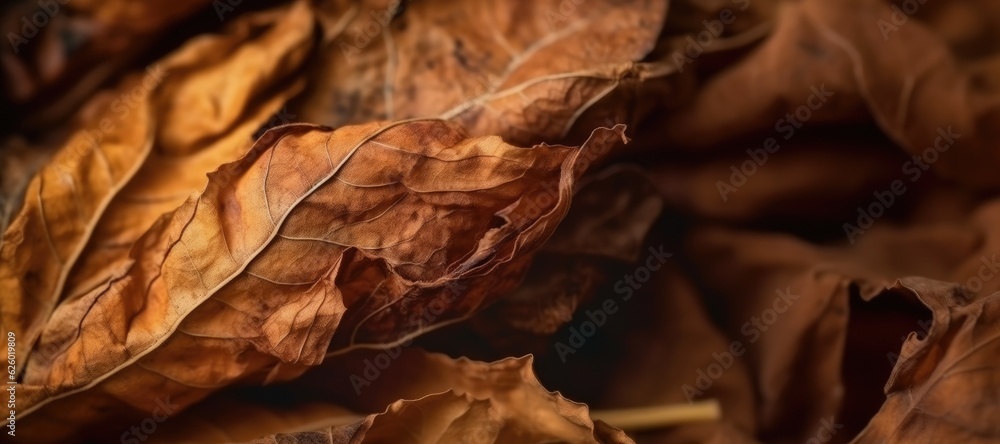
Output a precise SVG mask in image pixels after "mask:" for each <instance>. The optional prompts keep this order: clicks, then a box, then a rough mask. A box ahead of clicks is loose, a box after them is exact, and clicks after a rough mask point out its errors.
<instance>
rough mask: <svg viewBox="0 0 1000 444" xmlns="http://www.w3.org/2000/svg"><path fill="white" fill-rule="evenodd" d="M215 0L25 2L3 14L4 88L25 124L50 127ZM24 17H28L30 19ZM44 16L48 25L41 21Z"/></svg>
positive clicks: (0, 49) (1, 62)
mask: <svg viewBox="0 0 1000 444" xmlns="http://www.w3.org/2000/svg"><path fill="white" fill-rule="evenodd" d="M210 3H212V2H210V1H208V0H153V1H148V2H141V3H136V2H129V1H118V0H112V1H94V0H79V1H78V0H73V1H61V0H59V1H55V2H19V4H17V5H16V6H15V7H13V8H10V9H8V10H6V11H4V12H5V14H4V16H3V17H2V18H0V24H2V26H3V34H4V35H5V36H7V38H8V40H10V45H4V46H3V47H0V69H2V71H3V72H2V74H4V75H5V77H7V78H8V79H9V82H5V83H4V90H5V91H3V92H4V94H5V95H6V96H9V97H10V99H11V101H12V102H13V104H16V105H17V106H18V108H19V109H20V110H21V111H24V112H22V113H19V115H18V116H17V117H16V118H17V119H18V120H19V121H21V126H22V127H23V128H32V129H36V130H38V129H44V130H47V129H48V128H47V126H48V125H51V124H52V123H53V122H58V121H59V120H60V119H62V118H65V117H66V116H68V115H71V114H72V113H74V112H75V111H76V110H77V109H78V108H79V106H80V104H81V103H83V102H84V101H85V100H86V99H87V98H88V97H89V96H91V95H92V94H93V93H94V91H95V90H97V89H98V88H99V87H100V86H101V84H102V83H103V82H105V81H107V80H109V79H110V78H112V77H113V76H115V75H118V74H121V73H122V71H124V70H125V69H126V68H127V65H128V64H129V63H131V62H133V61H134V60H135V59H138V58H141V57H143V56H144V55H143V51H145V50H148V49H149V48H150V47H152V46H153V43H155V42H157V41H159V40H160V39H161V38H162V37H163V33H164V31H165V30H167V29H168V28H169V27H170V26H171V25H174V24H177V23H178V22H180V21H182V20H184V19H185V18H189V17H191V16H192V15H193V14H194V13H195V12H196V11H199V10H201V11H204V12H208V14H211V15H212V16H213V17H212V19H213V20H216V18H215V17H214V15H215V14H214V11H212V12H209V11H208V10H205V9H203V8H205V7H206V6H207V5H209V4H210ZM22 17H27V18H29V19H30V20H29V21H28V22H26V21H23V20H22ZM39 24H41V26H38V25H39Z"/></svg>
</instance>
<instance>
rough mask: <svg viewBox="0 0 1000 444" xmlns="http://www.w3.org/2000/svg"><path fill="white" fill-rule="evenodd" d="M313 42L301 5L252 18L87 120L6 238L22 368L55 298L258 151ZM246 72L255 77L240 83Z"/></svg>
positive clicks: (203, 40)
mask: <svg viewBox="0 0 1000 444" xmlns="http://www.w3.org/2000/svg"><path fill="white" fill-rule="evenodd" d="M311 37H312V17H311V15H310V13H309V10H308V8H307V7H306V5H305V3H303V2H298V3H296V4H295V5H294V6H292V7H289V8H280V9H278V10H275V11H271V12H267V13H261V14H258V15H251V16H244V17H242V18H241V19H240V20H238V21H236V22H234V23H233V26H232V28H231V29H230V30H229V31H228V32H227V33H226V34H224V35H218V36H204V37H200V38H198V39H196V40H194V41H192V42H190V43H189V44H188V45H186V46H185V47H183V48H181V49H180V50H178V51H177V52H175V53H173V54H171V55H170V56H168V57H166V58H165V59H164V60H161V61H159V62H156V63H154V64H153V65H151V67H150V68H149V69H148V70H147V72H146V73H145V75H142V76H140V75H138V74H136V75H135V76H133V77H131V78H130V79H129V80H127V81H125V82H124V83H123V84H122V85H119V87H118V88H116V89H115V90H114V91H111V92H106V93H104V94H102V95H100V96H99V97H97V98H96V99H94V100H93V101H92V102H91V103H90V104H88V106H87V108H85V109H84V110H82V111H81V113H80V114H81V118H80V122H79V123H78V129H77V130H76V132H75V133H74V134H73V135H72V136H71V137H70V139H69V140H68V141H67V142H66V143H65V145H64V146H63V147H62V148H61V149H60V151H58V152H57V154H56V155H55V157H54V158H53V159H52V160H51V162H50V163H49V164H48V165H47V166H46V167H45V168H43V169H42V170H41V171H40V172H39V173H38V174H37V175H36V177H35V178H34V179H33V180H32V182H31V184H30V185H29V187H28V190H27V197H26V199H25V200H26V203H25V204H24V206H23V207H22V209H21V211H20V213H19V214H18V216H17V217H16V218H15V219H14V220H13V221H12V223H11V225H10V227H9V229H8V230H7V231H6V232H5V233H4V240H3V244H2V251H0V255H2V257H3V261H2V262H0V291H2V292H3V293H4V299H3V300H2V301H0V308H2V310H0V312H2V317H0V327H2V329H3V330H4V331H13V332H15V333H16V334H17V335H18V342H17V349H18V350H17V352H18V355H19V356H20V359H21V362H22V363H24V362H27V358H28V354H29V353H28V351H29V350H31V347H32V345H33V343H34V342H35V339H36V338H37V335H38V334H39V332H40V329H41V328H42V325H43V324H44V323H45V322H46V321H47V320H48V318H49V316H50V314H51V312H52V310H53V309H54V308H55V306H56V304H57V303H58V301H60V300H61V299H64V298H66V297H70V298H74V297H79V296H81V295H82V294H84V293H86V292H87V291H90V290H92V289H93V288H95V287H96V286H98V285H100V284H102V283H104V282H105V281H107V280H108V279H109V278H110V277H111V276H112V275H113V274H115V273H119V272H120V269H121V268H122V266H124V265H127V262H128V258H127V254H128V249H129V248H130V247H131V246H132V242H134V241H135V240H136V239H137V238H138V237H139V236H140V235H141V234H142V233H143V232H144V231H145V230H146V229H148V228H149V227H150V225H152V223H153V221H155V220H156V218H158V217H159V216H160V215H161V214H163V213H165V212H167V211H171V210H173V209H175V208H176V207H177V206H178V205H180V204H181V203H182V202H183V201H184V199H185V198H187V197H188V196H189V195H190V194H191V193H193V192H197V191H199V190H201V189H203V188H204V186H205V182H206V179H205V174H206V173H207V172H209V171H211V170H213V169H215V168H216V167H217V166H218V165H219V164H220V163H223V162H227V161H230V160H234V159H236V158H238V157H239V156H240V155H242V154H243V153H244V152H245V151H246V150H247V149H249V147H250V145H251V136H252V135H253V134H254V132H256V131H257V130H258V128H259V127H260V126H261V124H263V123H264V122H265V121H267V119H268V118H269V117H270V116H271V114H272V113H274V112H275V111H277V110H278V109H279V107H280V106H281V104H282V103H283V101H284V100H285V99H286V98H287V97H288V96H289V95H290V94H291V93H292V92H293V91H294V90H295V86H294V85H292V86H285V85H282V84H281V82H282V81H283V80H284V79H285V78H286V77H287V76H288V75H289V74H290V73H291V72H293V71H294V70H295V67H296V66H297V65H298V64H299V63H301V62H302V60H303V59H304V57H305V55H306V52H307V51H308V49H309V47H310V45H311ZM261 60H270V63H268V64H261V63H260V61H261ZM247 72H251V73H253V75H242V76H239V77H236V76H234V74H237V73H240V74H245V73H247ZM43 247H44V248H43ZM85 250H86V251H85ZM71 272H72V273H71ZM46 352H48V350H46ZM23 368H24V366H23V365H22V366H21V368H19V369H18V370H19V371H21V370H23Z"/></svg>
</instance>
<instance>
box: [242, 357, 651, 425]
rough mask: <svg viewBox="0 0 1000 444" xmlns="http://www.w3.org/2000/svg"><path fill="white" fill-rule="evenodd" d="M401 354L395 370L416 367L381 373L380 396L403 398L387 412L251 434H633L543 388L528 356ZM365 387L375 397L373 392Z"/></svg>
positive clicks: (369, 395)
mask: <svg viewBox="0 0 1000 444" xmlns="http://www.w3.org/2000/svg"><path fill="white" fill-rule="evenodd" d="M397 359H398V361H397V362H395V363H394V364H393V366H392V367H390V368H389V370H390V371H393V370H398V371H405V372H406V373H410V371H409V369H413V373H415V375H405V376H404V375H398V376H403V377H393V376H392V375H389V374H385V375H382V376H381V377H380V379H379V380H378V381H376V383H377V384H378V383H380V382H382V381H385V382H386V383H387V384H388V387H395V388H396V390H389V391H388V392H386V390H387V387H386V386H383V387H380V392H379V393H378V394H376V395H374V396H375V397H376V399H377V398H379V397H382V398H383V399H400V400H399V401H395V402H392V403H391V404H390V405H388V407H387V408H386V410H385V411H384V412H382V413H378V414H373V415H370V416H368V417H367V418H365V419H364V420H363V421H361V422H360V423H356V424H351V425H346V426H334V427H329V428H325V429H323V430H318V431H314V432H305V433H297V434H276V435H271V436H266V437H262V438H260V439H257V440H255V441H253V442H254V443H255V444H264V443H279V442H280V443H306V442H309V443H313V442H315V443H331V444H333V443H337V444H340V443H377V442H393V443H446V442H467V443H483V444H487V443H496V444H502V443H511V444H515V443H516V444H520V443H525V442H550V441H556V442H573V443H631V442H633V441H632V440H631V439H629V438H628V437H627V436H626V435H625V434H624V433H622V432H621V431H620V430H617V429H614V428H612V427H610V426H607V425H605V424H601V423H597V424H595V423H594V422H593V421H592V420H591V419H590V415H589V413H588V410H587V406H586V405H583V404H577V403H574V402H571V401H568V400H566V399H565V398H563V397H562V396H560V395H559V394H558V393H552V392H548V391H546V390H545V389H544V388H543V387H542V385H541V384H540V383H539V382H538V379H537V378H535V375H534V374H533V373H532V371H531V365H532V359H531V357H530V356H526V357H523V358H519V359H514V358H508V359H505V360H502V361H498V362H494V363H490V364H487V363H482V362H476V361H469V360H466V359H464V358H463V359H458V360H453V359H451V358H448V357H446V356H444V355H433V354H432V355H428V354H425V353H422V352H419V351H415V350H409V351H407V352H405V354H404V355H403V356H400V357H399V358H397ZM404 364H406V366H404ZM414 379H415V381H414ZM400 385H402V386H405V387H404V388H399V386H400ZM366 394H367V395H368V396H366V399H372V396H373V395H371V392H366Z"/></svg>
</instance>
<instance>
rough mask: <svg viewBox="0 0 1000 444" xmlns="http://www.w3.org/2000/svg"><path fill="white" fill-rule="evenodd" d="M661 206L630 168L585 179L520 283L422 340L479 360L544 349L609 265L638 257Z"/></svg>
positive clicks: (646, 182) (651, 189)
mask: <svg viewBox="0 0 1000 444" xmlns="http://www.w3.org/2000/svg"><path fill="white" fill-rule="evenodd" d="M662 208H663V203H662V199H661V198H660V197H659V196H658V195H657V193H656V190H655V188H654V187H653V184H652V183H650V181H649V178H647V177H646V175H645V174H644V173H643V171H642V170H640V169H639V168H638V167H636V166H634V165H624V166H615V167H612V168H609V169H606V170H603V171H600V172H598V173H596V174H593V175H588V176H585V177H584V178H583V179H581V181H580V186H579V190H578V191H577V192H576V194H575V195H574V196H573V205H572V207H571V208H570V210H569V213H568V214H567V215H566V218H565V219H564V220H563V221H562V223H560V224H559V227H558V228H556V231H555V233H553V235H552V237H551V238H549V240H548V241H547V242H546V243H545V245H543V246H542V248H541V249H540V250H539V251H538V254H537V255H536V257H535V260H534V262H532V264H531V267H530V268H529V269H528V271H527V273H526V274H525V277H524V282H522V283H521V285H520V286H518V288H517V289H515V290H513V291H511V292H510V293H509V294H508V295H506V296H504V297H503V298H501V299H500V300H498V301H497V302H496V303H494V304H493V305H491V306H490V307H488V308H487V309H486V310H484V311H483V312H481V313H479V314H477V315H476V316H474V317H472V318H471V319H469V320H468V321H467V322H465V323H462V324H460V325H456V326H453V327H450V328H448V329H444V330H441V331H440V332H435V333H434V334H432V335H430V336H429V337H427V338H424V339H422V341H423V343H428V341H429V342H430V343H433V344H434V347H435V349H436V350H447V351H448V353H449V354H453V355H454V354H461V355H464V356H472V357H476V358H478V359H499V357H503V356H512V355H517V354H523V353H526V352H531V353H546V352H548V351H549V350H548V349H549V348H550V347H551V345H550V344H549V340H548V339H549V337H550V336H551V335H552V334H553V333H555V332H556V331H557V330H558V329H559V328H560V327H562V326H563V325H564V324H566V323H567V322H569V321H570V319H572V318H573V314H574V312H576V311H577V308H578V306H580V305H581V304H584V303H586V302H588V301H590V300H591V299H592V298H593V297H594V293H595V292H596V291H597V289H598V288H600V287H601V286H602V285H604V284H605V283H606V282H607V279H608V276H609V274H612V273H610V272H609V270H610V269H613V268H614V267H616V266H617V267H621V266H623V265H625V264H629V265H630V264H632V263H634V262H635V261H636V260H638V259H639V256H640V254H641V253H642V251H641V249H642V247H643V239H644V238H645V237H646V235H647V234H648V233H649V231H650V229H651V228H652V227H653V223H654V222H655V221H656V219H657V217H658V216H659V215H660V211H661V209H662ZM456 338H462V340H461V341H458V340H456Z"/></svg>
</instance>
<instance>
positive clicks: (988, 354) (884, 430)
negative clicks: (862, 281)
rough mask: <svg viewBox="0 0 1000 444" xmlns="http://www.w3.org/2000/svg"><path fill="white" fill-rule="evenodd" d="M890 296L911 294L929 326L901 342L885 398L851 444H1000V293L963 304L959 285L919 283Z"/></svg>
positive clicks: (902, 284)
mask: <svg viewBox="0 0 1000 444" xmlns="http://www.w3.org/2000/svg"><path fill="white" fill-rule="evenodd" d="M891 290H892V291H896V292H907V291H909V292H912V293H913V294H914V295H916V297H917V298H918V299H919V300H920V301H921V302H922V303H924V304H925V305H926V306H927V307H928V308H930V309H931V310H932V312H933V323H932V324H931V326H930V328H929V329H928V330H927V331H926V335H923V336H921V335H918V334H917V333H911V334H910V335H909V337H908V338H907V339H906V342H904V343H903V348H902V350H901V351H900V353H899V360H898V361H897V362H896V366H895V368H893V370H892V374H891V375H890V377H889V381H888V383H886V386H885V393H886V395H887V396H888V399H887V400H886V402H885V404H884V405H883V406H882V409H881V410H879V412H878V413H877V414H875V417H873V418H872V420H871V423H869V424H868V427H867V428H865V430H864V431H862V432H861V433H860V434H859V435H858V436H857V437H855V439H854V440H853V441H852V442H854V443H907V442H967V443H988V442H996V441H997V440H1000V424H998V423H997V421H996V418H997V417H1000V362H998V359H997V358H998V357H1000V293H994V294H993V295H991V296H987V297H984V298H980V299H978V300H975V301H974V302H970V300H971V299H972V298H971V295H968V294H967V293H966V291H965V290H964V289H963V288H962V287H961V286H959V285H955V284H947V283H944V282H939V281H931V280H928V279H921V278H907V279H903V280H901V281H899V282H897V283H896V285H894V286H893V287H892V288H891Z"/></svg>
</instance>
